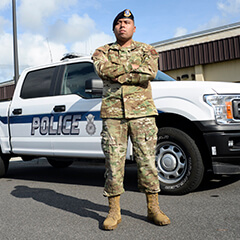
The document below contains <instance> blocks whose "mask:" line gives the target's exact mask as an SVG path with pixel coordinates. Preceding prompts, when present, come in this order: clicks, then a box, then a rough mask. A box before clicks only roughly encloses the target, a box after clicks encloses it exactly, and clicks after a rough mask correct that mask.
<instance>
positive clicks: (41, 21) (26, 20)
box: [18, 0, 77, 32]
mask: <svg viewBox="0 0 240 240" xmlns="http://www.w3.org/2000/svg"><path fill="white" fill-rule="evenodd" d="M76 3H77V0H68V1H65V0H51V1H49V0H41V1H39V0H22V1H21V5H20V6H19V8H18V12H19V21H20V23H21V24H22V25H23V27H25V28H26V29H28V30H30V31H34V32H37V31H42V30H43V29H44V28H45V27H46V22H47V20H49V18H51V17H52V16H54V14H55V13H58V12H62V11H63V10H67V9H68V8H69V7H70V6H73V5H74V4H76Z"/></svg>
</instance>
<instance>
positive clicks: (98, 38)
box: [71, 32, 115, 55]
mask: <svg viewBox="0 0 240 240" xmlns="http://www.w3.org/2000/svg"><path fill="white" fill-rule="evenodd" d="M114 39H115V38H114V37H113V36H109V35H107V34H105V33H103V32H102V33H96V34H92V35H91V36H90V37H89V38H88V40H87V41H78V42H75V43H74V44H73V45H72V47H71V51H72V52H77V53H81V54H84V55H88V54H92V53H93V52H94V51H95V49H96V48H98V47H100V46H102V45H105V44H106V43H111V42H113V41H114Z"/></svg>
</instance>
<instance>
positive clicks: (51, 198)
mask: <svg viewBox="0 0 240 240" xmlns="http://www.w3.org/2000/svg"><path fill="white" fill-rule="evenodd" d="M11 194H12V195H13V196H14V197H16V198H32V199H34V200H35V201H37V202H41V203H44V204H46V205H48V206H50V207H55V208H57V209H61V210H64V211H67V212H71V213H74V214H77V215H79V216H81V217H85V218H92V219H95V220H97V221H98V222H99V228H100V229H101V228H102V227H101V226H102V223H103V221H104V219H105V218H104V217H102V216H101V215H99V213H97V212H104V213H106V214H105V215H107V213H108V207H107V206H104V205H100V204H96V203H93V202H91V201H89V200H86V199H78V198H75V197H72V196H68V195H64V194H61V193H58V192H56V191H54V190H51V189H44V188H30V187H27V186H22V185H19V186H15V190H13V191H12V192H11ZM121 213H122V215H126V216H130V217H133V218H137V219H142V220H143V221H146V217H145V216H141V215H138V214H134V213H132V212H131V211H129V210H124V209H122V210H121Z"/></svg>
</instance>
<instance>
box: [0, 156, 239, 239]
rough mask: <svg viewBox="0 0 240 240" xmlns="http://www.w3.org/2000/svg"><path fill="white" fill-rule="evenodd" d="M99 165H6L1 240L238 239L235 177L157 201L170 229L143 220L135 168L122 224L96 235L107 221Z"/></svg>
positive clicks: (0, 184) (129, 174)
mask: <svg viewBox="0 0 240 240" xmlns="http://www.w3.org/2000/svg"><path fill="white" fill-rule="evenodd" d="M103 175H104V166H103V165H102V164H96V165H94V164H82V163H74V164H73V165H72V166H71V167H69V168H67V169H54V168H52V167H51V166H50V165H49V164H48V163H47V162H46V161H45V160H41V161H40V160H34V161H31V162H22V161H16V160H15V161H11V162H10V167H9V172H8V175H7V177H6V178H3V179H1V180H0V194H1V201H0V207H1V211H0V232H1V239H2V240H5V239H6V240H7V239H11V240H13V239H17V240H26V239H32V240H35V239H58V240H61V239H64V240H65V239H68V240H71V239H168V240H169V239H170V240H171V239H218V240H219V239H226V240H229V239H234V240H235V239H240V228H239V226H240V201H239V199H240V176H239V175H235V176H219V177H215V178H214V179H212V180H211V181H208V182H206V183H205V185H204V186H202V187H201V188H200V189H199V190H197V191H195V192H193V193H190V194H187V195H184V196H168V195H162V194H160V196H159V202H160V207H161V209H162V210H163V211H164V212H165V213H166V214H167V215H168V216H169V217H170V219H171V221H172V223H171V225H169V226H164V227H159V226H155V225H153V224H151V223H149V222H148V221H147V220H146V210H147V209H146V199H145V195H144V194H142V193H140V192H138V189H137V172H136V167H135V165H134V164H133V165H128V166H126V176H125V189H126V192H125V193H124V194H123V195H122V196H121V207H122V223H121V224H120V225H119V226H118V228H117V229H116V230H114V231H110V232H108V231H104V230H102V229H101V225H102V222H103V221H104V218H105V217H106V215H107V212H108V207H107V199H106V198H104V197H103V196H102V190H103V184H104V178H103Z"/></svg>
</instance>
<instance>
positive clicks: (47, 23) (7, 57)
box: [0, 0, 115, 82]
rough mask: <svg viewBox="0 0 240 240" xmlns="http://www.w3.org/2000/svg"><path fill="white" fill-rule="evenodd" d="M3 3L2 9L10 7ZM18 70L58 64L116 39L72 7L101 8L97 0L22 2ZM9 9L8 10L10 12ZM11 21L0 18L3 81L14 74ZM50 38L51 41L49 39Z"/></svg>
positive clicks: (4, 0) (7, 0) (0, 2)
mask: <svg viewBox="0 0 240 240" xmlns="http://www.w3.org/2000/svg"><path fill="white" fill-rule="evenodd" d="M10 3H11V1H10V0H0V10H2V9H6V8H7V7H10V5H11V4H10ZM18 4H19V5H18V8H17V20H18V58H19V69H20V74H21V71H22V70H23V69H24V68H25V67H30V66H37V65H42V64H47V63H50V62H51V58H52V60H53V61H54V62H55V61H59V60H60V59H61V58H62V56H63V54H65V53H67V52H73V51H74V52H78V53H83V54H90V53H93V51H94V50H95V49H96V48H97V47H99V46H101V45H103V44H105V43H107V42H112V41H114V39H115V38H114V37H113V36H110V35H107V34H105V33H103V32H99V31H98V30H97V29H96V23H95V21H94V20H93V19H92V18H91V17H90V16H89V15H87V14H81V15H79V14H72V9H70V8H72V7H76V6H78V9H81V10H83V9H84V8H85V7H89V6H91V7H93V8H97V7H99V3H98V1H96V0H88V1H87V2H86V1H84V0H68V1H66V0H50V1H49V0H41V1H39V0H21V1H19V2H18ZM8 10H9V9H8ZM11 29H12V24H11V20H8V19H6V16H5V17H4V15H3V16H0V52H1V54H0V82H2V81H6V80H9V79H11V78H12V77H13V75H14V68H13V37H12V32H11ZM47 39H48V40H47ZM48 41H49V42H48Z"/></svg>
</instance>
